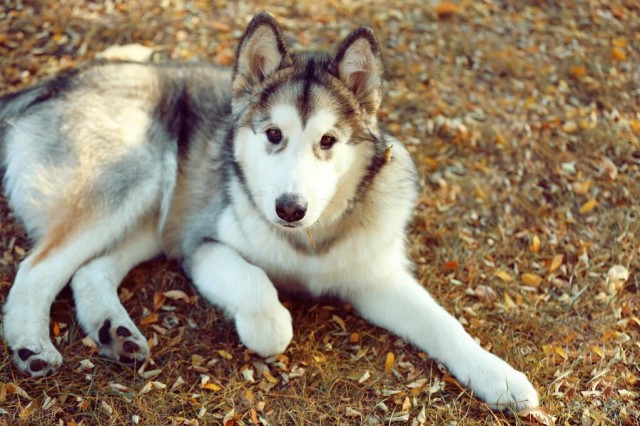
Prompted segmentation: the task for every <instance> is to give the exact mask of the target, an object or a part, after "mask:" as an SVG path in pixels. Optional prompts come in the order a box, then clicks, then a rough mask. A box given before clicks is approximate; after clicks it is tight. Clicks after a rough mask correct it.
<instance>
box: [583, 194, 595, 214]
mask: <svg viewBox="0 0 640 426" xmlns="http://www.w3.org/2000/svg"><path fill="white" fill-rule="evenodd" d="M597 205H598V202H597V201H596V200H595V199H594V198H592V199H590V200H589V201H587V202H586V203H584V204H583V205H582V206H580V214H587V213H589V212H590V211H591V210H593V209H595V208H596V206H597Z"/></svg>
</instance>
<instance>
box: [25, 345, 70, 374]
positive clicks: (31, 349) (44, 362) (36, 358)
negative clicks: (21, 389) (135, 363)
mask: <svg viewBox="0 0 640 426" xmlns="http://www.w3.org/2000/svg"><path fill="white" fill-rule="evenodd" d="M13 361H14V362H15V364H16V365H17V366H18V368H19V369H20V370H22V371H24V372H25V373H27V374H29V375H31V376H32V377H42V376H46V375H48V374H51V373H53V372H54V371H56V370H57V369H58V368H59V367H60V366H61V365H62V355H60V352H58V351H57V349H56V348H55V347H54V346H53V344H52V343H51V342H49V341H47V342H46V343H44V342H40V343H35V344H33V343H32V344H28V343H22V344H19V345H18V347H17V348H16V349H14V350H13Z"/></svg>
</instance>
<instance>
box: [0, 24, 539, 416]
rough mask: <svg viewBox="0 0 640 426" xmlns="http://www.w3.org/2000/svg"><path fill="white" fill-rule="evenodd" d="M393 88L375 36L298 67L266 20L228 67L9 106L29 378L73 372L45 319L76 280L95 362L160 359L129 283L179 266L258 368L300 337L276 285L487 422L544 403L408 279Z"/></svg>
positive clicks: (125, 80) (20, 349)
mask: <svg viewBox="0 0 640 426" xmlns="http://www.w3.org/2000/svg"><path fill="white" fill-rule="evenodd" d="M382 74H383V64H382V59H381V55H380V49H379V46H378V43H377V41H376V39H375V36H374V35H373V33H372V31H371V30H370V29H368V28H364V27H363V28H358V29H356V30H355V31H353V32H352V33H351V34H350V35H349V36H348V37H347V38H346V39H345V40H344V41H342V43H341V44H340V45H339V47H338V49H337V51H336V53H335V54H333V55H329V54H326V55H318V54H316V55H305V54H294V53H291V52H289V51H288V49H287V46H286V44H285V42H284V39H283V36H282V33H281V30H280V28H279V27H278V25H277V23H276V22H275V20H274V19H273V18H272V17H271V16H269V15H267V14H260V15H258V16H256V17H255V18H254V19H253V20H252V21H251V23H250V25H249V27H248V28H247V30H246V32H245V34H244V36H243V37H242V39H241V41H240V45H239V47H238V49H237V53H236V63H235V67H234V68H233V70H226V69H221V68H216V67H213V66H210V65H202V64H181V65H178V64H163V65H153V64H133V63H120V64H114V63H112V64H101V65H100V64H97V65H93V66H89V67H85V68H83V69H80V70H76V71H73V72H70V73H67V74H66V75H62V76H59V77H58V78H56V79H54V80H52V81H49V82H46V83H44V84H42V85H40V86H36V87H33V88H30V89H26V90H24V91H21V92H18V93H14V94H10V95H6V96H4V97H3V98H0V123H1V125H0V138H1V140H2V143H1V146H2V151H3V155H2V164H3V168H4V188H5V192H6V194H7V197H8V199H9V201H10V204H11V207H12V208H13V210H14V211H15V213H16V215H17V217H18V218H19V219H20V220H21V221H22V222H23V223H24V226H25V227H26V229H27V230H28V233H29V235H30V236H31V238H32V240H33V248H32V250H31V251H30V253H29V255H28V256H27V257H26V258H25V259H24V261H23V262H22V263H21V265H20V267H19V270H18V273H17V275H16V277H15V282H14V284H13V287H12V288H11V291H10V293H9V295H8V298H7V301H6V304H5V306H4V318H3V322H4V324H3V325H4V338H5V339H6V341H7V343H8V345H9V347H10V348H11V349H12V351H13V359H14V361H15V363H16V365H17V366H18V367H19V368H20V369H21V370H23V371H25V372H27V373H29V374H31V375H32V376H42V375H45V374H47V373H49V372H51V371H54V370H55V369H56V368H57V367H59V366H60V364H61V362H62V357H61V355H60V353H59V352H58V351H57V350H56V348H55V347H54V345H53V344H52V342H51V340H50V338H49V310H50V307H51V304H52V302H53V300H54V298H55V297H56V295H57V294H58V293H59V292H60V290H61V289H62V288H63V287H64V286H65V284H66V283H67V282H69V281H71V288H72V290H73V294H74V299H75V303H76V307H77V315H78V319H79V323H80V324H81V326H82V328H83V329H84V331H85V332H86V333H87V334H88V335H89V336H91V338H93V339H94V340H95V341H96V342H98V343H99V348H100V352H101V353H102V354H104V355H106V356H109V357H111V358H114V359H116V360H119V361H121V362H125V363H132V362H134V361H136V360H138V361H140V360H143V359H145V358H147V357H148V356H149V348H148V346H147V343H146V339H145V338H144V336H143V335H142V333H140V331H139V330H138V329H137V327H136V326H135V324H134V323H133V321H132V320H131V319H130V317H129V315H128V314H127V312H126V311H125V309H124V307H123V306H122V304H121V303H120V300H119V299H118V295H117V288H118V285H119V284H120V282H121V280H122V279H123V277H124V276H125V275H126V274H127V272H128V271H129V270H130V269H132V268H133V267H134V266H136V265H137V264H138V263H140V262H142V261H144V260H146V259H149V258H152V257H154V256H156V255H157V254H159V253H166V254H168V255H169V256H171V257H173V258H177V259H181V260H182V261H183V264H184V267H185V270H186V272H187V273H188V274H189V276H190V277H191V279H192V280H193V283H194V284H195V286H196V288H197V289H198V291H199V292H200V293H201V294H202V295H203V296H204V297H205V298H206V299H207V300H209V301H210V302H211V303H212V304H214V305H216V306H219V307H221V308H222V309H224V311H225V312H227V313H228V314H229V316H230V317H231V318H233V320H234V321H235V325H236V327H237V331H238V335H239V336H240V340H241V341H242V342H243V343H244V344H245V345H246V346H247V347H248V348H249V349H251V350H253V351H255V352H257V353H258V354H260V355H262V356H268V355H273V354H277V353H280V352H282V351H284V350H285V349H286V348H287V345H288V344H289V342H290V341H291V339H292V320H291V315H290V314H289V312H288V311H287V309H285V307H284V306H283V305H282V304H281V303H280V302H279V301H278V293H277V291H276V288H278V289H284V290H293V291H305V292H306V293H309V294H311V295H314V296H320V295H327V294H330V295H334V296H338V297H341V298H343V299H344V300H346V301H348V302H349V303H351V304H353V306H354V307H355V308H356V309H357V310H358V311H359V312H360V314H361V315H362V316H364V317H365V318H367V319H369V320H370V321H371V322H373V323H374V324H378V325H380V326H382V327H385V328H387V329H389V330H391V331H392V332H394V333H396V334H397V335H399V336H402V337H404V338H406V339H407V340H409V341H411V342H412V343H414V344H415V345H417V346H418V347H419V348H420V349H422V350H424V351H426V352H427V353H429V354H430V355H431V356H432V357H433V358H436V359H438V360H440V361H441V362H442V363H444V364H445V365H446V366H447V367H448V368H449V369H450V371H451V373H452V374H453V375H454V376H455V377H457V378H458V380H460V381H461V382H462V383H464V384H465V385H467V386H468V387H469V388H470V389H471V390H472V391H473V392H474V393H475V395H477V396H478V397H480V398H481V399H483V400H484V401H486V402H487V403H488V404H489V405H490V406H491V407H494V408H505V407H510V408H514V409H522V408H527V407H535V406H537V405H538V396H537V393H536V391H535V389H534V387H533V386H532V385H531V383H530V382H529V381H528V380H527V378H526V376H525V375H524V374H522V373H520V372H518V371H516V370H514V369H513V368H512V367H511V366H509V365H508V364H507V363H506V362H504V361H503V360H501V359H500V358H498V357H496V356H494V355H492V354H490V353H489V352H487V351H485V350H484V349H482V348H481V347H480V346H479V345H478V344H477V343H476V342H475V341H474V340H473V338H471V337H470V336H469V335H468V334H467V333H466V332H465V331H464V329H463V327H462V326H461V325H460V324H459V323H458V321H456V319H455V318H454V317H453V316H451V315H450V314H448V313H447V312H446V311H445V310H444V309H443V308H442V307H440V306H439V305H438V304H437V303H436V302H435V301H434V300H433V299H432V298H431V296H430V295H429V294H428V293H427V291H426V290H425V289H424V288H423V287H422V286H421V285H420V284H418V282H417V281H416V279H415V278H414V277H413V275H412V273H411V264H410V262H409V260H408V258H407V253H406V247H405V245H406V243H405V228H406V226H407V222H408V221H409V220H410V218H411V213H412V209H413V207H414V203H415V200H416V197H417V193H418V185H417V182H418V180H419V177H418V174H417V171H416V168H415V165H414V163H413V162H412V160H411V158H410V156H409V154H408V152H407V151H406V149H405V148H404V147H403V145H402V144H401V143H400V142H398V141H396V140H395V139H393V138H391V137H390V136H388V135H385V134H383V133H382V132H381V131H380V129H379V127H378V124H377V119H376V113H377V110H378V108H379V106H380V103H381V100H382V90H381V89H382ZM392 144H393V152H392V155H391V146H392Z"/></svg>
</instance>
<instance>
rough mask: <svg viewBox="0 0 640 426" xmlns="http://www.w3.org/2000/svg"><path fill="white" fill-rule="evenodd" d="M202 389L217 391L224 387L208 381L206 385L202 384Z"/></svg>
mask: <svg viewBox="0 0 640 426" xmlns="http://www.w3.org/2000/svg"><path fill="white" fill-rule="evenodd" d="M202 389H206V390H210V391H213V392H217V391H219V390H221V389H222V386H218V385H216V384H215V383H211V382H209V383H206V384H205V385H204V386H202Z"/></svg>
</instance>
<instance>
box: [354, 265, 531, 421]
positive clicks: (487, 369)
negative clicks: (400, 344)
mask: <svg viewBox="0 0 640 426" xmlns="http://www.w3.org/2000/svg"><path fill="white" fill-rule="evenodd" d="M386 277H387V280H381V281H380V282H379V283H376V284H372V285H370V286H366V287H363V288H362V289H361V290H360V291H357V292H354V293H352V294H351V295H349V299H350V301H351V302H352V304H353V305H354V306H355V308H356V309H357V310H358V311H359V312H360V313H361V314H362V315H363V316H364V317H365V318H367V319H368V320H369V321H371V322H373V323H375V324H378V325H380V326H382V327H384V328H386V329H388V330H390V331H392V332H394V333H396V334H397V335H399V336H401V337H403V338H406V339H408V340H409V341H411V342H412V343H414V344H415V345H417V346H418V347H420V348H421V349H423V350H424V351H425V352H427V353H428V354H429V355H430V356H431V357H433V358H435V359H438V360H440V361H441V362H442V363H443V364H445V365H446V366H447V368H448V369H449V370H450V371H451V373H452V374H453V375H454V376H455V377H456V378H457V379H458V380H460V382H462V383H463V384H464V385H466V386H467V387H469V388H470V389H471V390H472V391H473V393H474V394H475V395H476V396H478V397H479V398H480V399H482V400H484V401H485V402H487V404H489V406H490V407H491V408H494V409H507V408H510V409H516V410H521V409H523V408H528V407H536V406H537V405H538V394H537V392H536V390H535V389H534V387H533V385H531V383H530V382H529V380H528V379H527V377H526V376H525V375H524V374H523V373H521V372H519V371H517V370H515V369H513V368H512V367H511V366H510V365H509V364H507V363H506V362H505V361H503V360H502V359H500V358H498V357H497V356H495V355H493V354H491V353H489V352H487V351H485V350H484V349H482V348H481V347H480V345H478V344H477V343H476V342H475V341H474V340H473V338H471V336H469V334H467V332H466V331H465V330H464V328H463V327H462V325H461V324H460V323H459V322H458V321H457V320H456V319H455V318H454V317H453V316H452V315H450V314H449V313H447V312H446V311H445V310H444V308H442V307H441V306H440V305H438V304H437V303H436V302H435V300H433V298H432V297H431V296H430V295H429V293H428V292H427V291H426V290H425V289H424V288H423V287H422V286H420V284H418V282H417V281H416V280H415V279H414V278H413V277H412V276H411V275H410V274H409V273H408V272H405V271H401V272H397V273H396V274H394V275H391V274H387V275H386Z"/></svg>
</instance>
